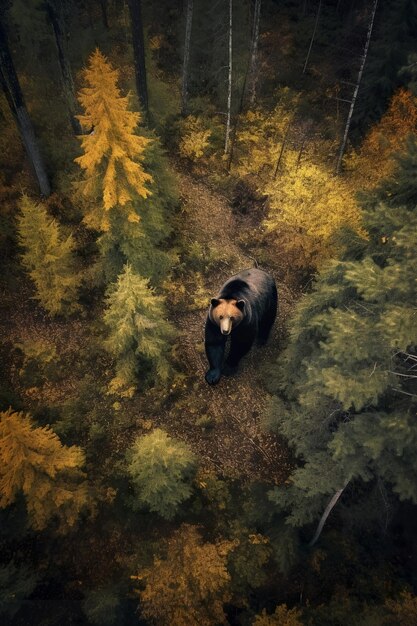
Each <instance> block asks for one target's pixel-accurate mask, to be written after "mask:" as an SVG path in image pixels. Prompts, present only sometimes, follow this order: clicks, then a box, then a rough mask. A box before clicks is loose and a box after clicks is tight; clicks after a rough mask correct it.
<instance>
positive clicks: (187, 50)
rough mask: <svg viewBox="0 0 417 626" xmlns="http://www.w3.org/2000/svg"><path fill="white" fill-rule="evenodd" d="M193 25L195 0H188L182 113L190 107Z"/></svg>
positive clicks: (185, 113)
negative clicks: (189, 83) (189, 81)
mask: <svg viewBox="0 0 417 626" xmlns="http://www.w3.org/2000/svg"><path fill="white" fill-rule="evenodd" d="M192 25H193V0H187V13H186V20H185V42H184V60H183V64H182V81H181V114H182V115H187V108H188V75H189V65H190V44H191V29H192Z"/></svg>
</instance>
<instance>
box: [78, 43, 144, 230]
mask: <svg viewBox="0 0 417 626" xmlns="http://www.w3.org/2000/svg"><path fill="white" fill-rule="evenodd" d="M84 79H85V81H86V82H87V84H88V87H84V88H83V89H81V91H80V94H79V97H78V99H79V101H80V104H81V106H82V107H83V109H84V111H85V113H84V115H80V116H78V119H79V120H80V122H81V125H82V126H83V127H84V128H85V129H88V130H90V131H91V132H90V133H89V134H87V135H83V136H82V137H81V145H82V148H83V150H84V154H83V155H82V156H80V157H78V158H76V159H75V161H76V162H77V163H78V164H79V165H80V167H81V168H82V169H83V170H85V176H86V177H85V180H84V184H83V193H84V195H86V196H87V197H92V198H94V200H95V203H94V208H93V209H92V210H91V212H90V213H89V214H88V215H87V216H86V218H85V221H86V223H87V224H88V225H89V226H91V227H93V228H95V229H97V230H99V231H107V230H109V228H110V222H109V211H110V210H111V209H115V208H117V210H118V211H120V212H121V213H122V214H123V216H124V218H125V219H126V220H127V221H129V222H131V223H132V224H137V223H138V222H139V221H140V216H139V215H138V213H137V211H136V210H135V207H134V206H132V202H133V201H134V200H135V199H136V197H138V196H139V197H142V198H146V197H148V196H149V194H150V192H149V189H148V188H147V185H148V184H149V183H151V182H152V176H151V175H150V174H148V173H147V172H145V171H144V169H143V166H142V162H143V152H144V150H145V148H146V146H147V145H148V143H149V140H148V139H146V138H145V137H141V136H139V135H136V134H135V133H134V131H135V129H136V127H137V125H138V124H139V122H140V119H141V116H140V113H136V112H133V111H129V109H128V106H129V98H128V97H123V96H121V94H120V89H119V88H118V87H117V82H118V80H119V72H118V70H115V69H113V68H112V66H111V65H110V63H109V62H108V60H107V59H106V57H105V56H104V55H103V54H102V53H101V52H100V51H99V50H98V49H97V50H96V51H95V52H94V53H93V54H92V55H91V57H90V60H89V66H88V68H87V69H85V70H84Z"/></svg>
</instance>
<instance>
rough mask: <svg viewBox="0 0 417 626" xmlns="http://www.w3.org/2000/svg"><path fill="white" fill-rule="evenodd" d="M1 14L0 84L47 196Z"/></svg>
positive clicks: (43, 170) (39, 154) (34, 141)
mask: <svg viewBox="0 0 417 626" xmlns="http://www.w3.org/2000/svg"><path fill="white" fill-rule="evenodd" d="M2 19H3V16H2V15H1V16H0V68H1V75H2V76H1V85H2V87H3V90H4V91H5V94H6V99H7V102H8V104H9V107H10V110H11V112H12V114H13V117H14V119H15V121H16V125H17V127H18V129H19V132H20V136H21V138H22V141H23V145H24V146H25V150H26V154H27V156H28V158H29V161H30V163H31V165H32V167H33V170H34V172H35V175H36V178H37V181H38V184H39V189H40V192H41V194H42V195H43V196H45V197H47V196H49V195H50V193H51V187H50V184H49V179H48V175H47V173H46V169H45V165H44V162H43V158H42V155H41V153H40V150H39V147H38V143H37V140H36V136H35V131H34V129H33V125H32V122H31V119H30V117H29V114H28V112H27V109H26V104H25V100H24V98H23V93H22V90H21V88H20V83H19V79H18V77H17V74H16V70H15V67H14V64H13V59H12V56H11V54H10V49H9V45H8V42H7V37H6V31H5V27H4V24H3V23H2Z"/></svg>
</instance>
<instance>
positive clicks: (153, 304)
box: [104, 265, 173, 395]
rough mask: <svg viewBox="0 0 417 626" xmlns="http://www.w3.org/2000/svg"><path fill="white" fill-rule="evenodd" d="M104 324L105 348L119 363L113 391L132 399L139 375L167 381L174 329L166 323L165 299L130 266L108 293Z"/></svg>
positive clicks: (125, 268)
mask: <svg viewBox="0 0 417 626" xmlns="http://www.w3.org/2000/svg"><path fill="white" fill-rule="evenodd" d="M104 321H105V323H106V325H107V327H108V329H109V336H108V338H107V341H106V347H107V349H108V351H109V352H110V353H111V354H112V355H113V356H114V357H115V359H116V376H115V378H114V379H113V380H112V382H111V385H110V389H111V390H112V391H115V392H116V391H120V392H121V393H123V394H124V395H132V394H133V392H134V390H135V386H136V383H137V374H138V373H139V374H142V375H143V373H144V372H148V377H149V372H150V375H151V376H153V378H154V379H155V378H159V379H161V380H165V379H166V378H167V376H168V374H169V369H170V368H169V363H168V353H169V341H170V339H171V338H172V337H173V329H172V327H171V325H170V324H169V322H167V320H166V319H165V311H164V302H163V298H162V297H161V296H157V295H156V294H155V293H154V292H153V290H152V289H151V288H150V287H149V281H148V280H147V279H145V278H142V277H141V276H138V275H137V274H135V273H134V272H133V271H132V268H131V267H130V265H126V266H125V267H124V269H123V271H122V273H121V274H120V275H119V277H118V279H117V282H116V284H114V285H113V286H112V287H111V289H110V291H109V293H108V297H107V309H106V311H105V313H104Z"/></svg>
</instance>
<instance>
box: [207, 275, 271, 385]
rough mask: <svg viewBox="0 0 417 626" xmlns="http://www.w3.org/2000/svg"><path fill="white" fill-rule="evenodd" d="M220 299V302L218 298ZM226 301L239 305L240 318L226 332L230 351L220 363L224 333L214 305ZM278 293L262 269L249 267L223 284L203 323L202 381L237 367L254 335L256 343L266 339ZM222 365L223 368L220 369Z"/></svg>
mask: <svg viewBox="0 0 417 626" xmlns="http://www.w3.org/2000/svg"><path fill="white" fill-rule="evenodd" d="M219 300H222V303H219V302H218V301H219ZM223 301H226V305H227V304H228V301H232V302H234V304H233V306H235V307H236V305H237V306H238V308H239V309H242V312H243V316H242V320H241V321H239V323H238V325H237V326H236V327H233V326H232V330H231V332H230V336H231V346H230V352H229V355H228V357H227V359H226V363H225V366H224V367H223V359H224V353H225V348H226V341H227V336H225V335H224V334H222V332H221V331H220V327H219V324H218V323H215V321H214V320H215V310H216V307H217V306H219V305H220V304H223V306H224V303H223ZM277 307H278V294H277V288H276V285H275V281H274V279H273V278H272V277H271V276H269V275H268V274H267V273H266V272H263V271H262V270H260V269H257V268H253V269H249V270H244V271H243V272H240V273H239V274H236V275H235V276H232V277H231V278H229V280H228V281H227V282H226V283H225V284H224V285H223V287H222V289H221V291H220V294H219V295H218V297H217V298H214V299H213V300H212V304H211V306H210V309H209V313H208V315H207V320H206V326H205V349H206V355H207V358H208V361H209V364H210V369H209V370H208V372H207V373H206V377H205V378H206V381H207V382H208V383H209V384H210V385H214V384H216V383H218V382H219V380H220V377H221V374H222V373H223V374H225V375H230V374H234V373H235V372H236V371H237V368H238V365H239V361H240V359H241V358H242V357H244V356H245V354H247V353H248V352H249V350H250V349H251V347H252V344H253V342H254V341H255V338H257V340H258V344H259V345H263V344H265V343H266V341H267V340H268V336H269V333H270V330H271V328H272V325H273V323H274V321H275V317H276V313H277ZM222 367H223V369H222Z"/></svg>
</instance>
